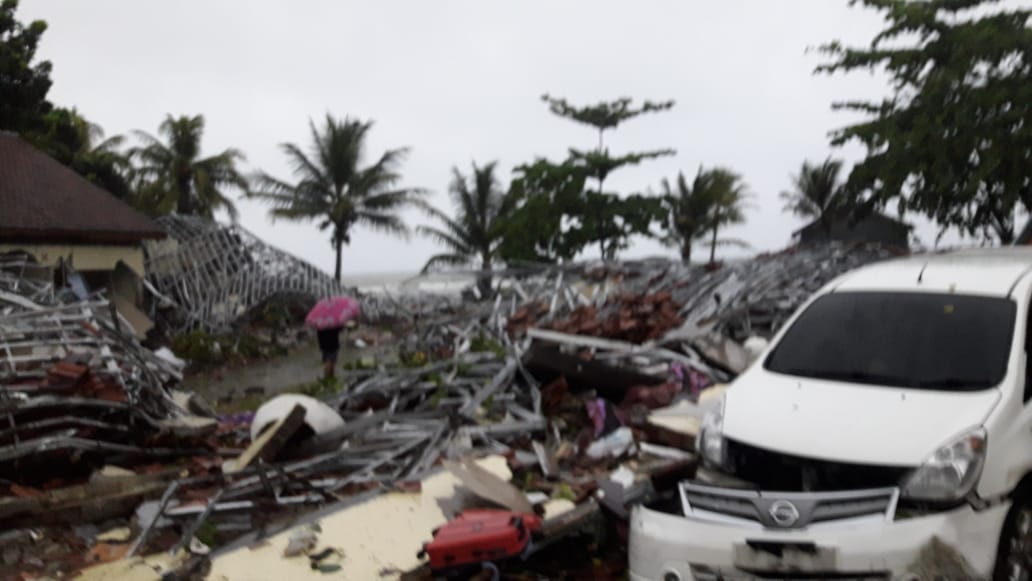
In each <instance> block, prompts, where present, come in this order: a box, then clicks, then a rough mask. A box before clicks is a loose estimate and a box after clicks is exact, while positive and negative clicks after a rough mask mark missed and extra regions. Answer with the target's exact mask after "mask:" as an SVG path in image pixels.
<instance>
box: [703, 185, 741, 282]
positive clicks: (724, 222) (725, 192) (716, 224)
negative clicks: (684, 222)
mask: <svg viewBox="0 0 1032 581" xmlns="http://www.w3.org/2000/svg"><path fill="white" fill-rule="evenodd" d="M700 172H701V170H700ZM702 173H705V174H706V176H707V181H708V184H709V185H708V187H709V188H710V191H709V193H708V194H707V195H708V196H710V197H711V199H712V201H713V207H712V209H711V211H710V215H709V217H708V219H707V229H708V230H710V231H711V232H712V237H711V239H710V262H711V263H713V262H715V261H716V258H717V245H718V244H723V245H736V246H744V245H745V243H744V242H742V241H740V240H730V239H729V240H719V241H718V239H717V232H718V230H720V228H721V227H722V226H729V225H732V224H741V223H743V222H745V206H746V199H747V198H748V197H749V194H748V193H747V188H746V185H745V183H744V182H743V181H742V176H740V175H738V174H736V173H735V172H733V171H731V170H729V169H725V168H720V167H718V168H714V169H711V170H708V171H707V172H702Z"/></svg>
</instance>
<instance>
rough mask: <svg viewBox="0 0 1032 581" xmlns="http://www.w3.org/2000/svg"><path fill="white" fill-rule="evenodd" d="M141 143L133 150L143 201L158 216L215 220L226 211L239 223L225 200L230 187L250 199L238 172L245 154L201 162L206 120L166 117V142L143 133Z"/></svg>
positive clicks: (225, 153) (162, 128)
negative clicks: (217, 212)
mask: <svg viewBox="0 0 1032 581" xmlns="http://www.w3.org/2000/svg"><path fill="white" fill-rule="evenodd" d="M135 133H136V136H137V137H138V138H139V139H140V140H141V141H142V142H143V145H142V146H141V147H135V148H133V149H131V150H130V152H129V154H130V157H131V159H133V160H134V161H137V162H138V165H137V167H136V168H135V170H134V171H135V181H136V182H137V187H138V191H139V194H140V197H141V198H143V200H142V201H143V203H144V204H145V205H148V206H151V209H152V210H153V211H154V212H155V213H158V214H167V213H169V212H171V211H173V210H175V212H176V213H178V214H183V215H199V216H203V217H205V218H213V217H214V214H215V211H216V210H219V209H225V210H226V211H227V212H228V213H229V216H230V217H231V218H232V219H233V220H236V218H237V209H236V205H234V204H233V201H232V200H231V199H230V198H229V197H228V196H227V195H226V193H225V188H226V187H235V188H238V189H240V190H242V191H243V192H244V193H245V194H246V193H247V180H246V179H245V178H244V177H243V175H241V173H240V171H239V170H238V169H237V164H238V163H240V162H242V161H243V160H244V154H243V153H241V152H240V151H239V150H236V149H227V150H225V151H223V152H222V153H219V154H217V155H213V156H210V157H203V158H202V157H201V136H202V134H203V133H204V117H203V116H201V115H195V116H193V117H188V116H185V115H184V116H180V117H172V116H171V115H167V116H166V117H165V120H164V121H163V122H162V123H161V126H160V127H158V133H160V134H161V135H162V136H163V137H165V139H166V140H167V142H162V141H161V140H160V139H158V138H157V137H154V136H153V135H150V134H149V133H146V132H143V131H137V132H135Z"/></svg>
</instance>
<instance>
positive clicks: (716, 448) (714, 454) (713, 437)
mask: <svg viewBox="0 0 1032 581" xmlns="http://www.w3.org/2000/svg"><path fill="white" fill-rule="evenodd" d="M696 448H697V449H698V452H699V455H701V456H702V459H703V460H705V461H706V462H709V463H710V464H713V465H714V466H723V465H724V460H725V458H724V455H725V452H726V449H725V446H724V398H723V397H721V398H720V402H718V403H717V406H716V407H715V408H714V409H712V410H710V411H709V412H707V413H706V415H704V416H702V425H701V427H700V429H699V438H698V440H697V441H696Z"/></svg>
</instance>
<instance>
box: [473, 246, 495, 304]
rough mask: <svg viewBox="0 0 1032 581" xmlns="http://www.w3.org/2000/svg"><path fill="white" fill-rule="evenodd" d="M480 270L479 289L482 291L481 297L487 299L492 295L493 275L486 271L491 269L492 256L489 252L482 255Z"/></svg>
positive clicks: (478, 277)
mask: <svg viewBox="0 0 1032 581" xmlns="http://www.w3.org/2000/svg"><path fill="white" fill-rule="evenodd" d="M480 270H481V274H480V275H479V276H477V290H478V291H480V298H482V299H486V298H488V297H490V296H491V284H492V282H493V281H492V279H493V277H492V276H491V275H490V274H488V273H487V272H486V271H489V270H491V256H490V255H489V254H481V255H480Z"/></svg>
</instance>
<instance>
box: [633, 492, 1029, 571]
mask: <svg viewBox="0 0 1032 581" xmlns="http://www.w3.org/2000/svg"><path fill="white" fill-rule="evenodd" d="M1009 508H1010V504H1009V503H1005V504H1001V505H997V506H994V507H991V508H988V509H986V510H982V511H975V510H974V509H972V508H971V507H970V506H966V505H965V506H963V507H961V508H957V509H954V510H952V511H949V512H942V513H936V514H932V515H927V516H921V517H916V518H909V519H903V520H896V521H893V522H888V523H878V524H840V525H830V524H827V525H822V526H821V527H819V528H817V527H814V528H813V529H810V530H807V529H802V530H799V531H778V530H762V529H760V530H757V529H752V528H746V527H742V526H737V525H728V524H715V523H712V522H703V521H699V520H695V519H692V518H688V517H684V516H679V515H672V514H666V513H663V512H658V511H655V510H651V509H649V508H646V507H644V506H638V507H635V508H634V511H633V512H632V514H631V532H630V571H631V575H630V577H631V579H632V580H633V581H645V580H648V579H656V580H663V579H680V580H684V581H690V580H695V579H700V580H701V579H709V578H714V579H716V578H723V579H735V578H738V577H739V576H741V577H744V578H750V577H751V575H772V576H778V577H781V578H784V577H785V576H786V575H787V576H789V577H791V576H792V574H798V575H800V576H809V577H811V578H812V577H814V576H819V574H822V573H823V574H840V575H855V576H858V577H859V576H868V575H878V574H882V575H884V576H885V577H887V578H919V579H925V578H933V577H934V574H936V572H935V571H929V570H928V566H929V563H928V562H929V561H934V560H935V559H929V558H928V551H929V550H930V547H933V546H935V545H938V547H937V548H938V549H942V548H945V550H946V551H948V552H955V554H956V555H959V556H962V557H963V558H964V560H966V562H967V565H968V566H969V567H970V570H971V571H970V572H971V573H973V574H975V575H977V576H979V577H983V578H988V577H989V576H990V575H991V573H992V569H993V565H994V563H995V560H996V546H997V543H998V541H999V536H1000V530H1001V529H1002V528H1003V521H1004V518H1005V517H1006V515H1007V511H1008V510H1009ZM935 539H937V540H938V541H939V543H934V540H935ZM749 541H752V542H754V544H755V542H756V541H759V542H774V543H795V544H803V545H811V544H816V546H817V547H819V548H820V549H821V551H822V554H823V557H824V558H822V559H814V561H822V562H821V563H820V564H816V563H807V562H806V560H805V559H803V560H802V561H797V562H795V563H793V564H792V565H791V566H792V567H794V569H792V570H791V571H787V570H779V568H781V567H783V566H785V567H787V566H789V565H788V564H783V563H771V557H768V556H767V555H766V554H764V555H761V556H762V557H764V558H763V559H760V560H759V561H757V560H754V559H751V558H749V557H750V556H749V555H743V553H744V552H752V549H749V548H748V545H747V542H749ZM922 551H924V556H922ZM743 559H745V560H746V561H748V563H745V564H746V565H749V567H748V569H749V570H748V572H745V571H743V570H742V568H740V567H743V566H744V565H743V563H744V561H743ZM829 559H830V561H831V562H833V565H828V563H829ZM736 560H737V561H738V562H736ZM773 560H774V561H777V560H778V559H777V558H774V559H773ZM760 561H766V563H765V564H764V565H763V567H767V568H766V569H763V570H757V569H756V568H754V567H753V565H755V564H756V563H758V562H760ZM940 561H941V559H940ZM693 567H694V571H695V573H696V574H697V576H695V575H693V573H692V571H693ZM816 567H819V568H820V570H818V569H816ZM828 567H830V568H831V570H824V569H826V568H828ZM941 574H943V575H947V578H950V577H949V572H943V573H941ZM956 574H957V572H956V571H953V575H954V576H956Z"/></svg>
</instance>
